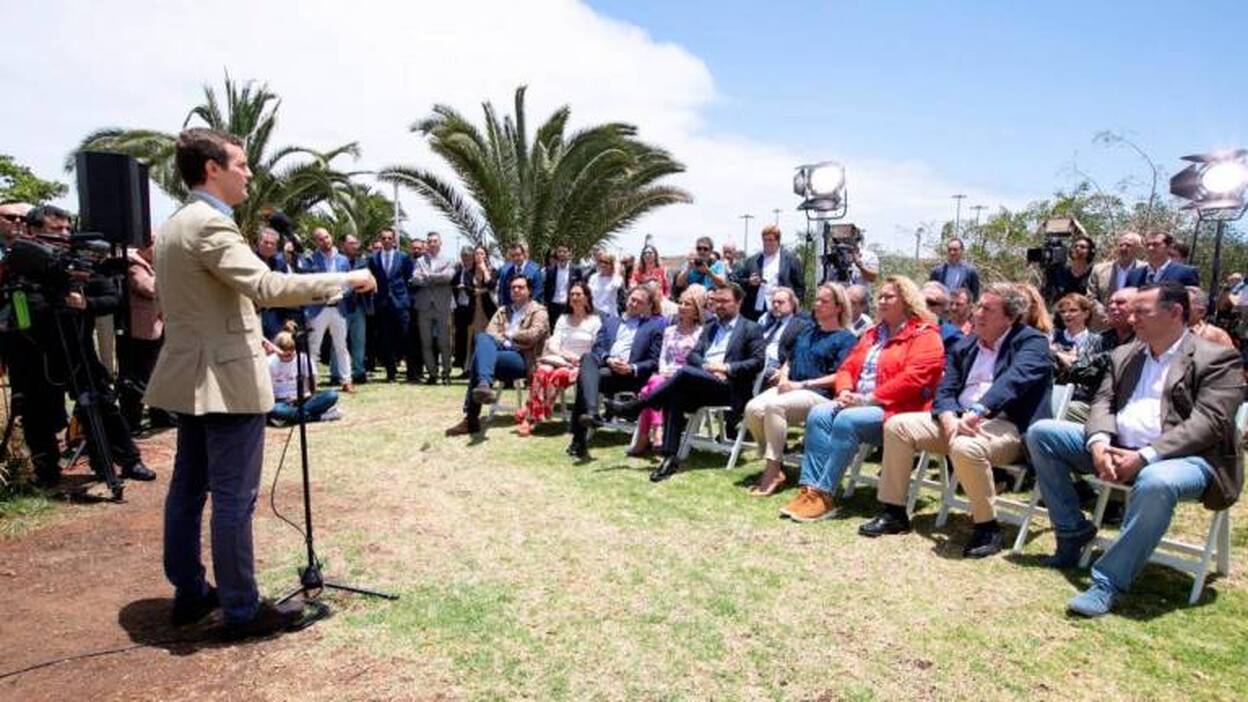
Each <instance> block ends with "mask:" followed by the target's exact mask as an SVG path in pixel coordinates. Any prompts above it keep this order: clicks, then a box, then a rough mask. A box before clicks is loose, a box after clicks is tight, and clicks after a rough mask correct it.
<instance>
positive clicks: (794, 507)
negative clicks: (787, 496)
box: [780, 485, 810, 517]
mask: <svg viewBox="0 0 1248 702" xmlns="http://www.w3.org/2000/svg"><path fill="white" fill-rule="evenodd" d="M809 492H810V488H808V487H806V486H805V485H803V486H801V487H799V488H798V489H797V497H794V498H793V499H791V500H789V503H788V504H787V505H785V506H783V507H781V508H780V516H781V517H792V516H793V512H794V511H800V510H801V508H802V505H804V504H806V501H807V500H809V499H810V495H809V494H808V493H809Z"/></svg>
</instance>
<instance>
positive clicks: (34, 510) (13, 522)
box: [0, 491, 53, 539]
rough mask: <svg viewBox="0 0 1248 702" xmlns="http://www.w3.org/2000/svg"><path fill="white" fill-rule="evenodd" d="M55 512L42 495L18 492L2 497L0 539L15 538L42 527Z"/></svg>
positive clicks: (0, 502) (0, 501)
mask: <svg viewBox="0 0 1248 702" xmlns="http://www.w3.org/2000/svg"><path fill="white" fill-rule="evenodd" d="M52 512H53V509H52V504H51V503H50V502H49V501H48V499H47V498H46V497H44V496H42V495H38V494H34V493H29V492H24V491H18V492H11V493H6V494H5V495H4V496H3V497H0V538H5V539H8V538H13V537H15V536H19V535H21V534H24V533H26V532H27V531H29V530H31V529H34V528H36V527H38V526H41V525H42V524H43V523H44V522H45V521H46V518H47V517H49V516H50V515H51V514H52Z"/></svg>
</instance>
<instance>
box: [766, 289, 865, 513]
mask: <svg viewBox="0 0 1248 702" xmlns="http://www.w3.org/2000/svg"><path fill="white" fill-rule="evenodd" d="M814 316H815V323H814V324H813V325H811V326H810V327H808V328H806V329H805V330H803V331H802V332H801V333H800V334H798V337H797V340H796V341H795V342H794V344H793V350H792V352H790V353H789V354H788V355H787V358H782V359H781V366H780V370H779V371H778V372H777V373H776V375H775V378H774V380H775V384H774V386H773V387H771V388H770V389H768V390H767V391H766V392H764V393H762V394H761V395H759V396H758V397H755V398H754V399H753V400H750V402H749V404H747V405H746V406H745V425H746V427H748V428H749V430H750V434H752V435H753V436H754V441H755V442H756V443H757V444H758V445H759V449H760V450H761V453H762V455H763V458H764V459H765V460H766V461H767V469H766V470H765V471H764V472H763V477H762V478H761V479H760V480H759V482H758V484H757V485H755V486H754V487H753V488H751V489H750V494H752V495H759V496H766V495H771V494H773V493H774V492H775V491H776V490H779V489H780V487H781V486H782V485H784V482H785V475H784V468H783V466H782V465H781V459H782V458H783V457H784V441H785V438H786V437H787V436H788V432H789V425H790V424H791V423H796V422H803V421H805V420H806V415H807V414H808V413H809V412H810V410H811V408H813V407H816V406H818V405H821V404H823V403H825V402H831V401H832V396H831V392H830V390H831V388H832V385H833V383H834V382H835V377H836V370H837V368H839V367H840V365H841V361H842V360H844V359H845V356H847V355H848V354H849V351H850V349H852V348H853V347H854V344H855V343H856V342H857V341H858V338H857V337H856V336H854V334H853V332H851V331H849V325H850V323H851V317H850V304H849V298H848V297H846V295H845V290H844V288H842V287H841V286H839V285H837V284H835V283H824V284H823V285H821V286H819V290H818V291H817V292H816V293H815V310H814Z"/></svg>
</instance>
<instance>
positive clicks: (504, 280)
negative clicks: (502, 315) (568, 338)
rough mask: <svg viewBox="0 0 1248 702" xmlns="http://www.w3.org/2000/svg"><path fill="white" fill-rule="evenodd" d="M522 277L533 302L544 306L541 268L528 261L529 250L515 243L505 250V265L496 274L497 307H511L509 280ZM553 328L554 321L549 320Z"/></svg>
mask: <svg viewBox="0 0 1248 702" xmlns="http://www.w3.org/2000/svg"><path fill="white" fill-rule="evenodd" d="M518 275H522V276H524V277H525V278H528V279H529V290H532V291H533V301H534V302H540V303H542V304H543V305H544V304H546V298H545V297H544V294H545V292H546V291H545V286H544V285H542V278H543V277H544V276H543V275H542V267H541V266H539V265H537V264H536V263H534V262H533V261H530V260H529V249H528V247H527V246H525V245H524V244H522V243H520V242H516V243H514V244H512V245H511V247H510V248H508V249H507V265H505V266H503V268H502V270H500V271H499V272H498V306H499V307H507V306H509V305H511V279H512V278H515V277H516V276H518ZM550 323H551V325H552V326H553V325H554V323H555V321H554V319H551V321H550Z"/></svg>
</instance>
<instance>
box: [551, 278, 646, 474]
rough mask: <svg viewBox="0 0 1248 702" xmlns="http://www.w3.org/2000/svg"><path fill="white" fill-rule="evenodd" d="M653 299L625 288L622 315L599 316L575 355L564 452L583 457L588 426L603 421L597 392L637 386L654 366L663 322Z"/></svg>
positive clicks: (631, 389)
mask: <svg viewBox="0 0 1248 702" xmlns="http://www.w3.org/2000/svg"><path fill="white" fill-rule="evenodd" d="M659 303H660V300H659V298H658V293H657V292H652V291H651V290H649V289H647V288H645V287H643V286H640V285H638V286H637V287H635V288H633V289H632V290H630V291H629V293H628V302H627V304H626V305H625V307H624V318H623V319H620V318H618V317H612V316H609V315H604V316H603V317H602V327H601V328H600V329H599V330H598V336H597V338H595V339H594V348H593V349H591V350H590V352H589V353H587V354H585V355H584V356H581V364H580V372H578V373H577V376H576V403H575V404H574V405H573V406H572V443H571V444H570V445H569V446H568V454H569V455H572V456H574V457H576V458H579V459H582V460H584V459H587V458H589V447H588V444H587V439H588V433H589V431H588V430H589V429H590V428H591V427H595V426H600V425H602V423H603V420H602V418H601V417H600V416H599V415H598V396H599V393H607V394H612V393H617V392H637V391H638V390H640V389H641V387H642V386H643V385H645V384H646V381H647V380H649V378H650V375H651V374H652V373H654V372H655V371H656V370H658V368H659V352H660V351H662V350H663V329H664V328H665V327H667V320H665V319H663V316H662V315H660V314H659V309H660V307H659Z"/></svg>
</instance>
